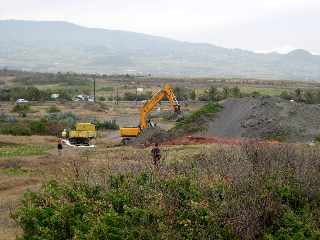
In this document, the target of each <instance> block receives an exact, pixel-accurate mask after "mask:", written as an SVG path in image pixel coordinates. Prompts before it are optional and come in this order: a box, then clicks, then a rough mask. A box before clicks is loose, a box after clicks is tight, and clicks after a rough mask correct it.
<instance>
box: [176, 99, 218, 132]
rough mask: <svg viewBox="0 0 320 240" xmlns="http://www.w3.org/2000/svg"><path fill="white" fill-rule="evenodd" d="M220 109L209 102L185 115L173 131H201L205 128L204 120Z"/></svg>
mask: <svg viewBox="0 0 320 240" xmlns="http://www.w3.org/2000/svg"><path fill="white" fill-rule="evenodd" d="M221 108H222V106H220V105H219V104H216V103H213V102H209V103H208V104H206V105H205V106H203V107H202V108H200V109H199V110H198V111H196V112H193V113H191V114H189V115H187V116H186V117H184V118H183V119H182V120H180V121H179V122H177V123H176V126H175V128H174V129H184V130H185V131H188V132H195V131H199V130H203V128H205V127H206V126H205V122H206V120H207V119H209V118H212V117H213V116H214V114H215V113H217V112H219V111H220V110H221Z"/></svg>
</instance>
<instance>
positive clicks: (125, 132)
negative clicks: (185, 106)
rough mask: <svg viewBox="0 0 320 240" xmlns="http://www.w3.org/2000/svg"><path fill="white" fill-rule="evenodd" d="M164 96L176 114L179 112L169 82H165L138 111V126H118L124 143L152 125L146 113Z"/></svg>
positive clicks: (177, 103) (178, 106) (178, 105)
mask: <svg viewBox="0 0 320 240" xmlns="http://www.w3.org/2000/svg"><path fill="white" fill-rule="evenodd" d="M164 97H167V99H168V100H169V104H170V106H171V107H172V108H173V110H174V112H175V113H176V114H177V115H180V114H181V110H180V104H179V102H178V100H177V98H176V96H175V95H174V93H173V89H172V87H171V86H170V85H169V84H166V85H165V86H164V88H163V89H161V90H160V91H159V92H157V93H156V94H154V95H153V96H152V98H151V99H150V100H148V101H147V102H146V103H145V104H144V106H143V107H142V108H141V111H140V124H139V126H138V127H124V128H120V136H121V137H122V141H123V143H124V144H127V143H128V141H129V140H130V139H131V138H136V137H138V136H139V135H140V134H141V133H142V131H143V130H144V129H146V128H149V127H154V123H153V122H152V121H151V120H149V119H148V118H147V117H148V113H149V112H150V111H152V109H154V107H155V106H157V104H158V103H160V102H161V101H162V99H163V98H164Z"/></svg>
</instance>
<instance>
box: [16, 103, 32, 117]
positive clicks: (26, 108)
mask: <svg viewBox="0 0 320 240" xmlns="http://www.w3.org/2000/svg"><path fill="white" fill-rule="evenodd" d="M30 111H31V106H30V105H29V104H16V105H14V107H13V108H12V112H16V113H19V115H20V116H22V117H26V115H27V113H28V112H30Z"/></svg>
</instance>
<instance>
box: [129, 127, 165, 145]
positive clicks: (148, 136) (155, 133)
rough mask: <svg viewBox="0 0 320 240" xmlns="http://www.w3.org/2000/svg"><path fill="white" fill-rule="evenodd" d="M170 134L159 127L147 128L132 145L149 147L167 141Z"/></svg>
mask: <svg viewBox="0 0 320 240" xmlns="http://www.w3.org/2000/svg"><path fill="white" fill-rule="evenodd" d="M170 138H171V137H170V134H169V133H168V132H167V131H166V130H164V129H161V128H159V127H154V128H147V129H144V130H143V132H142V133H141V134H140V135H139V136H138V137H137V138H136V139H135V140H134V141H133V142H132V143H133V144H144V145H150V144H153V143H161V142H164V141H167V140H169V139H170Z"/></svg>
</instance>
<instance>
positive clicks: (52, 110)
mask: <svg viewBox="0 0 320 240" xmlns="http://www.w3.org/2000/svg"><path fill="white" fill-rule="evenodd" d="M57 112H61V110H60V109H59V108H58V107H57V106H50V107H49V108H48V109H47V113H57Z"/></svg>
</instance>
